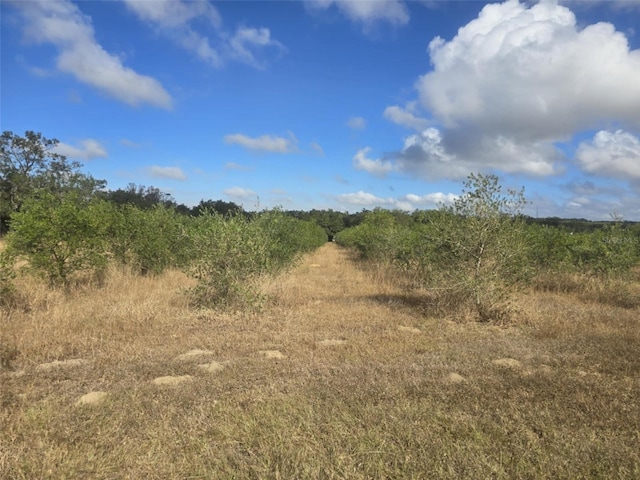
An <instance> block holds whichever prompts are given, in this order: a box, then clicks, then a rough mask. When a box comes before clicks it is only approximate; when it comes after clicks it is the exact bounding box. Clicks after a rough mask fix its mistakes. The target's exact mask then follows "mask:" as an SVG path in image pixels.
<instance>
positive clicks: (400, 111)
mask: <svg viewBox="0 0 640 480" xmlns="http://www.w3.org/2000/svg"><path fill="white" fill-rule="evenodd" d="M383 115H384V118H386V119H387V120H390V121H392V122H393V123H395V124H396V125H401V126H403V127H407V128H411V129H413V130H424V129H426V128H427V127H428V126H429V121H428V120H427V119H425V118H421V117H418V116H416V115H414V114H413V112H411V109H410V108H402V107H399V106H398V105H392V106H390V107H387V108H386V109H385V110H384V114H383Z"/></svg>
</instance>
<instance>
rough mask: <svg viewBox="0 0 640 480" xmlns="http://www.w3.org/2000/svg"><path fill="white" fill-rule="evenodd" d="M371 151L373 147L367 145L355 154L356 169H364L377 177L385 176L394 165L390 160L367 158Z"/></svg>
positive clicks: (354, 163)
mask: <svg viewBox="0 0 640 480" xmlns="http://www.w3.org/2000/svg"><path fill="white" fill-rule="evenodd" d="M370 151H371V148H369V147H366V148H363V149H362V150H359V151H358V153H356V154H355V156H354V157H353V167H354V168H355V169H356V170H364V171H365V172H369V173H370V174H372V175H375V176H376V177H384V176H385V175H387V174H388V173H389V172H390V171H391V170H393V165H392V164H391V162H390V161H386V160H381V159H379V158H378V159H375V160H373V159H370V158H367V154H368V153H369V152H370Z"/></svg>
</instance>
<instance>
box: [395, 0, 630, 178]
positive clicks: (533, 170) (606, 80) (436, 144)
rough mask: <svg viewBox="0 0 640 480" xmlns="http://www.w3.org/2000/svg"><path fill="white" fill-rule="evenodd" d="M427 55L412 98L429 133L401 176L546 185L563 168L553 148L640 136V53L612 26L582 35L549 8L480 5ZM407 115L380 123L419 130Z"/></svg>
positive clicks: (408, 144)
mask: <svg viewBox="0 0 640 480" xmlns="http://www.w3.org/2000/svg"><path fill="white" fill-rule="evenodd" d="M429 54H430V57H431V63H432V65H433V69H432V71H430V72H429V73H427V74H425V75H423V76H422V77H420V78H419V80H418V81H417V83H416V89H417V91H418V95H419V100H420V102H421V107H422V108H424V109H425V110H427V111H429V112H430V113H431V116H432V118H433V119H434V123H433V127H432V128H427V129H425V130H423V131H422V132H421V133H418V134H416V135H412V136H410V137H408V138H407V139H406V140H405V146H404V148H403V149H402V150H401V151H400V152H398V153H397V155H396V157H397V158H396V160H397V162H398V167H399V169H400V170H404V171H408V172H412V173H416V174H419V175H421V176H424V177H427V178H431V177H432V176H434V175H435V176H443V177H448V178H461V177H464V176H466V174H467V173H468V172H470V171H479V170H488V169H498V170H501V171H504V172H510V173H525V174H529V175H538V176H545V175H552V174H556V173H558V172H560V171H561V170H562V163H563V161H564V160H566V159H565V156H564V154H563V153H562V150H561V149H559V148H558V145H561V144H562V143H564V142H569V141H570V140H571V138H572V137H573V136H574V135H575V134H576V133H578V132H580V131H583V130H585V129H594V128H601V125H604V124H607V123H610V122H612V121H614V122H616V123H617V124H618V125H621V126H622V127H624V126H627V127H628V130H631V131H635V129H636V128H638V127H639V126H640V116H638V113H637V112H638V111H640V50H633V51H631V50H630V49H629V44H628V42H627V38H626V37H625V35H624V34H623V33H621V32H618V31H616V30H615V28H614V26H613V25H611V24H609V23H605V22H601V23H597V24H594V25H587V26H585V27H584V28H581V27H578V25H577V24H576V19H575V16H574V14H573V12H571V11H570V10H569V9H568V8H567V7H565V6H562V5H558V4H557V3H555V2H540V3H536V4H534V5H532V6H530V7H529V6H528V5H527V4H521V3H519V2H518V1H517V0H508V1H506V2H504V3H501V4H489V5H486V6H485V7H484V8H483V9H482V11H481V12H480V14H479V15H478V17H477V18H476V19H474V20H472V21H471V22H469V23H468V24H467V25H465V26H463V27H462V28H460V29H459V30H458V33H457V35H456V36H455V37H454V38H453V39H452V40H450V41H445V40H444V39H442V38H440V37H437V38H435V39H433V40H432V41H431V43H430V44H429ZM406 113H407V112H406V111H404V110H401V109H399V108H393V107H390V108H388V109H387V110H386V111H385V117H387V118H389V119H390V120H392V121H395V122H396V123H400V124H403V122H404V125H405V126H409V127H411V128H417V127H418V125H417V124H416V125H412V124H413V119H412V118H411V117H410V116H408V115H406ZM409 113H410V112H409ZM435 127H437V128H435ZM584 151H586V150H584Z"/></svg>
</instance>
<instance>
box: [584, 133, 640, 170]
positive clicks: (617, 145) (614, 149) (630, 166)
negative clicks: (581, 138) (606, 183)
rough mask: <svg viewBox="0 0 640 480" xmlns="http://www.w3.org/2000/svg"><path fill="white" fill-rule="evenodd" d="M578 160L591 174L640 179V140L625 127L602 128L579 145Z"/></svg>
mask: <svg viewBox="0 0 640 480" xmlns="http://www.w3.org/2000/svg"><path fill="white" fill-rule="evenodd" d="M576 160H577V161H578V163H579V164H580V165H581V166H582V168H583V169H584V170H585V171H587V172H590V173H599V174H603V175H606V176H610V177H618V178H622V179H629V178H633V179H640V139H639V138H638V137H637V136H635V135H632V134H631V133H629V132H625V131H623V130H616V131H615V132H610V131H608V130H600V131H599V132H598V133H596V134H595V136H594V137H593V139H592V140H591V141H590V142H583V143H581V144H580V145H579V147H578V150H577V152H576Z"/></svg>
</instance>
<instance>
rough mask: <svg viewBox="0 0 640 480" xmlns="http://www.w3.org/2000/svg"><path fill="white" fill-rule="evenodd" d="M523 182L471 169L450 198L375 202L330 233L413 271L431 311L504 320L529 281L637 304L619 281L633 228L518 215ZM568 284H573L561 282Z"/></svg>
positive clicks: (638, 252)
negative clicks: (411, 207) (578, 226)
mask: <svg viewBox="0 0 640 480" xmlns="http://www.w3.org/2000/svg"><path fill="white" fill-rule="evenodd" d="M525 204H526V199H525V196H524V191H523V190H520V191H515V190H504V189H503V188H502V186H501V185H500V183H499V179H498V178H497V177H496V176H493V175H488V176H483V175H470V176H469V177H468V179H467V181H466V182H465V184H464V189H463V192H462V194H461V195H460V196H459V197H458V198H457V199H456V200H455V202H454V203H453V204H452V205H441V206H440V208H439V209H438V210H435V211H429V212H414V213H413V214H412V215H409V214H404V215H400V214H399V213H398V212H387V211H383V210H375V211H373V212H370V213H369V214H368V215H367V216H366V217H365V218H364V220H363V222H362V223H361V224H360V225H358V226H356V227H353V228H349V229H346V230H343V231H342V232H340V233H339V234H338V235H337V236H336V241H338V243H340V244H341V245H344V246H347V247H350V248H353V249H355V250H356V251H358V252H359V254H360V256H361V258H362V259H363V260H365V261H368V262H373V263H376V264H378V265H380V264H383V265H385V266H391V267H393V268H397V269H399V270H401V271H403V272H405V273H407V274H410V276H411V278H414V279H417V282H418V283H419V285H420V286H421V287H425V288H426V289H427V290H428V292H429V294H430V295H429V300H430V301H431V302H432V304H433V306H434V307H435V308H436V309H438V310H445V311H458V310H459V309H461V308H467V310H469V311H472V312H474V315H475V316H476V318H478V319H480V320H482V321H506V320H507V319H508V318H509V316H510V313H511V310H512V300H513V297H514V294H515V293H516V292H517V291H518V290H520V289H522V288H524V287H527V286H532V285H533V286H537V287H539V288H551V289H558V290H563V289H583V290H584V289H585V288H586V287H587V286H591V287H593V288H596V289H598V291H599V292H600V293H602V294H603V296H604V295H609V296H611V295H612V293H613V294H615V295H614V296H615V297H616V301H618V302H620V301H622V303H623V304H627V305H635V304H637V303H638V301H634V300H633V298H631V294H630V293H629V292H628V290H627V289H626V287H625V285H626V284H624V280H625V279H627V278H628V277H629V276H630V275H631V274H632V272H633V267H634V266H637V265H638V264H639V263H640V229H638V228H628V225H626V224H623V223H620V222H609V223H607V224H606V225H605V226H604V227H603V228H599V229H593V230H590V231H589V230H586V229H582V230H581V231H579V232H573V231H571V230H569V229H567V228H562V227H553V226H548V225H542V224H539V223H533V222H530V221H529V220H530V219H527V218H526V217H523V216H522V215H521V210H522V208H523V206H524V205H525ZM567 285H570V287H569V288H567Z"/></svg>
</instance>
